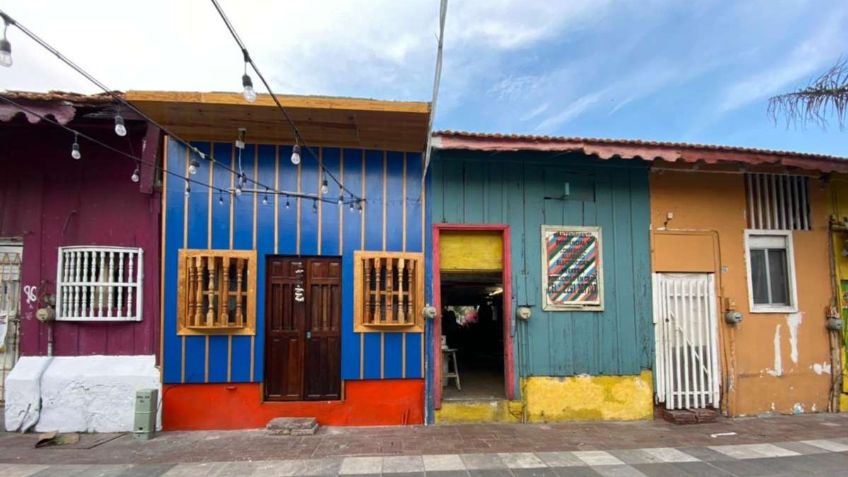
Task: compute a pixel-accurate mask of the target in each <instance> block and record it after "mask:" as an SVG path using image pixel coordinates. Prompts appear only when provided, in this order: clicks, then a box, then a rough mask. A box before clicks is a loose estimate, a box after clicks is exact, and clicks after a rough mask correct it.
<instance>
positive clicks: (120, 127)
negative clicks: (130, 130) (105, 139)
mask: <svg viewBox="0 0 848 477" xmlns="http://www.w3.org/2000/svg"><path fill="white" fill-rule="evenodd" d="M115 134H117V135H118V136H121V137H124V136H126V135H127V127H126V126H125V125H124V118H123V117H121V113H115Z"/></svg>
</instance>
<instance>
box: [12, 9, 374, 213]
mask: <svg viewBox="0 0 848 477" xmlns="http://www.w3.org/2000/svg"><path fill="white" fill-rule="evenodd" d="M0 17H2V19H3V20H4V21H5V23H6V24H7V25H11V26H14V27H16V28H17V29H18V30H20V31H21V32H22V33H23V34H25V35H26V36H28V37H29V38H30V39H31V40H33V41H35V42H36V43H37V44H38V45H40V46H41V47H42V48H44V49H46V50H47V51H49V52H50V53H52V54H53V55H54V56H56V57H57V58H58V59H59V60H61V61H62V62H63V63H65V64H66V65H68V66H69V67H71V68H72V69H73V70H74V71H76V72H77V73H79V74H80V75H82V76H83V77H85V78H86V79H87V80H88V81H90V82H91V83H92V84H94V85H95V86H97V87H98V88H100V89H101V90H102V91H103V92H104V93H106V94H107V95H108V96H110V97H111V98H112V99H113V100H115V101H116V102H118V103H120V104H121V105H122V106H124V107H126V108H128V109H129V110H130V111H132V112H134V113H136V114H137V115H139V117H141V118H143V119H144V120H146V121H148V122H149V123H151V124H153V125H155V126H156V127H158V128H159V129H160V130H162V131H163V132H164V133H165V134H167V135H168V136H170V137H171V138H172V139H173V140H175V141H177V142H179V143H181V144H183V145H184V146H185V147H186V148H188V149H189V150H190V151H191V152H192V153H194V154H195V155H197V156H198V157H200V158H201V159H203V160H207V161H209V162H212V163H215V164H218V165H219V166H220V167H222V168H223V169H225V170H227V171H229V172H230V173H232V174H234V175H236V176H241V174H239V172H237V171H236V170H234V169H233V168H231V167H229V166H227V165H226V164H224V163H222V162H220V161H217V160H215V158H214V156H211V155H207V154H206V153H204V152H202V151H201V150H200V149H198V148H197V147H196V146H194V145H193V144H191V142H189V141H187V140H185V139H183V138H182V137H180V136H179V135H177V134H176V133H174V132H173V131H172V130H170V129H169V128H168V127H166V126H164V125H162V124H160V123H159V122H158V121H156V120H154V119H153V118H151V117H150V116H149V115H148V114H146V113H145V112H144V111H142V110H141V109H139V108H138V107H136V106H135V105H134V104H132V103H130V102H129V101H127V100H126V99H125V98H124V97H123V96H122V95H121V94H120V93H119V92H117V91H116V90H113V89H110V88H109V87H108V86H106V85H105V84H104V83H102V82H101V81H99V80H98V79H97V78H95V77H94V76H93V75H92V74H91V73H89V72H88V71H86V70H85V69H83V68H82V67H81V66H79V65H77V64H76V63H74V62H73V61H72V60H71V59H70V58H68V57H67V56H65V55H64V54H62V53H61V52H60V51H59V50H57V49H56V48H54V47H53V46H52V45H50V44H49V43H47V42H46V41H45V40H43V39H42V38H41V37H39V36H38V35H36V34H35V33H33V32H32V31H31V30H29V29H28V28H27V27H26V26H24V25H22V24H21V23H20V22H18V21H17V20H15V19H14V18H12V17H11V16H10V15H9V14H7V13H5V12H4V11H3V10H0ZM251 66H252V67H253V68H254V70H255V71H256V68H255V65H253V64H251ZM256 73H257V75H259V72H258V71H256ZM262 80H263V82H264V78H263V79H262ZM266 86H267V84H266ZM275 99H276V98H275ZM290 124H293V123H291V122H290ZM295 135H296V137H297V136H298V135H299V132H295ZM309 152H310V154H312V155H313V156H314V152H313V151H312V150H311V149H310V150H309ZM322 169H324V171H325V173H326V172H327V171H326V169H325V168H323V167H322ZM328 175H330V176H331V177H333V180H334V181H336V183H339V182H338V180H337V179H336V178H335V177H334V176H332V174H328ZM245 180H246V181H248V182H251V183H253V184H255V185H256V186H258V187H261V188H263V189H268V190H270V191H272V192H273V193H279V194H282V195H290V194H289V193H287V192H280V191H277V190H276V189H275V188H271V187H269V186H267V185H265V184H262V183H261V182H259V181H258V180H256V179H254V178H246V177H245ZM342 190H347V189H345V188H342ZM350 196H351V197H353V198H355V200H353V201H354V202H361V201H362V199H361V198H359V197H358V196H356V195H355V194H352V193H351V194H350ZM304 197H309V198H312V196H310V195H306V196H304ZM316 197H317V194H316Z"/></svg>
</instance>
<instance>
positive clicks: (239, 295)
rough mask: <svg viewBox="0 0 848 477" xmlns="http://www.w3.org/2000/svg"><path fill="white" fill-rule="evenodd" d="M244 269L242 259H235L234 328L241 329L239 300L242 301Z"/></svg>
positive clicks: (241, 317)
mask: <svg viewBox="0 0 848 477" xmlns="http://www.w3.org/2000/svg"><path fill="white" fill-rule="evenodd" d="M243 269H244V259H241V258H237V259H236V293H235V295H236V311H235V313H236V326H239V327H241V326H242V325H243V324H244V317H243V316H242V309H241V300H242V271H243Z"/></svg>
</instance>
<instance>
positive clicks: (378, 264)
mask: <svg viewBox="0 0 848 477" xmlns="http://www.w3.org/2000/svg"><path fill="white" fill-rule="evenodd" d="M381 269H382V261H381V260H380V259H379V258H375V259H374V273H375V274H376V277H377V279H376V280H375V282H374V283H375V284H374V301H375V302H376V303H375V307H374V308H375V310H374V311H375V313H374V323H383V316H384V315H383V297H382V293H383V287H382V286H381V283H380V278H381V275H382V274H381V273H380V272H381Z"/></svg>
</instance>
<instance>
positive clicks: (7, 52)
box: [0, 13, 12, 68]
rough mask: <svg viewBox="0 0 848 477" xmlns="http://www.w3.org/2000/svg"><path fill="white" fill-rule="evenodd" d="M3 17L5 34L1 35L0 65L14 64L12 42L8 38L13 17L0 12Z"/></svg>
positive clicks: (8, 65)
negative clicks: (7, 34) (7, 33)
mask: <svg viewBox="0 0 848 477" xmlns="http://www.w3.org/2000/svg"><path fill="white" fill-rule="evenodd" d="M0 16H2V17H3V36H2V37H0V66H5V67H7V68H8V67H10V66H12V44H11V43H10V42H9V40H7V39H6V30H7V29H8V28H9V24H10V23H12V19H11V18H9V17H7V16H6V14H5V13H0Z"/></svg>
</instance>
